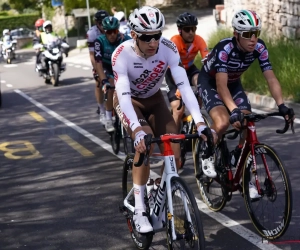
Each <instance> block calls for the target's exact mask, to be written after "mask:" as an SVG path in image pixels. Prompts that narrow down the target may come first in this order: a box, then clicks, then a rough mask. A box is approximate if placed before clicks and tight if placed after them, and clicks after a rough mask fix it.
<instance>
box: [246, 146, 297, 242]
mask: <svg viewBox="0 0 300 250" xmlns="http://www.w3.org/2000/svg"><path fill="white" fill-rule="evenodd" d="M255 166H256V170H255ZM244 167H245V168H244V174H243V189H244V200H245V204H246V209H247V211H248V214H249V216H250V219H251V220H252V223H253V225H254V227H255V228H256V230H257V231H258V233H259V234H260V235H261V236H262V237H264V238H265V239H268V240H275V239H278V238H280V237H281V236H283V235H284V233H285V232H286V230H287V228H288V227H289V224H290V221H291V216H292V207H293V202H292V188H291V183H290V179H289V176H288V173H287V172H286V170H285V167H284V164H283V162H282V161H281V160H280V158H279V156H278V155H277V153H276V152H275V150H274V149H272V148H271V147H269V146H267V145H264V144H259V145H256V146H255V156H254V157H253V156H252V154H251V152H249V154H248V156H247V158H246V161H245V166H244ZM256 179H257V181H256ZM253 186H254V187H256V190H259V191H260V192H257V191H256V197H255V198H254V195H253ZM254 190H255V189H254ZM250 191H251V193H252V195H251V196H252V197H251V196H250Z"/></svg>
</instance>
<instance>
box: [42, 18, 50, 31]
mask: <svg viewBox="0 0 300 250" xmlns="http://www.w3.org/2000/svg"><path fill="white" fill-rule="evenodd" d="M43 30H44V32H46V33H51V32H52V22H51V21H49V20H47V21H45V22H44V23H43Z"/></svg>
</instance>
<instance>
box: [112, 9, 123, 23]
mask: <svg viewBox="0 0 300 250" xmlns="http://www.w3.org/2000/svg"><path fill="white" fill-rule="evenodd" d="M114 17H115V18H117V19H118V20H119V21H120V22H122V21H125V13H124V12H123V11H118V12H117V13H116V14H114Z"/></svg>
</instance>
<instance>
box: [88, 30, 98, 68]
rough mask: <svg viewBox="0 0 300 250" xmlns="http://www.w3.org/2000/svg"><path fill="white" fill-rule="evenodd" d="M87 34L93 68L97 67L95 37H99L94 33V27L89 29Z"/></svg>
mask: <svg viewBox="0 0 300 250" xmlns="http://www.w3.org/2000/svg"><path fill="white" fill-rule="evenodd" d="M86 36H87V46H88V48H89V54H90V60H91V63H92V66H93V68H94V69H95V57H94V47H95V39H96V38H97V37H96V36H95V35H93V33H92V29H90V30H88V32H87V34H86Z"/></svg>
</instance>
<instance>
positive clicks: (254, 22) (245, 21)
mask: <svg viewBox="0 0 300 250" xmlns="http://www.w3.org/2000/svg"><path fill="white" fill-rule="evenodd" d="M232 27H233V28H234V29H235V30H238V31H250V30H260V29H261V19H260V17H259V15H258V14H257V13H256V12H254V11H252V10H239V11H238V12H236V13H235V14H234V16H233V18H232Z"/></svg>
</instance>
